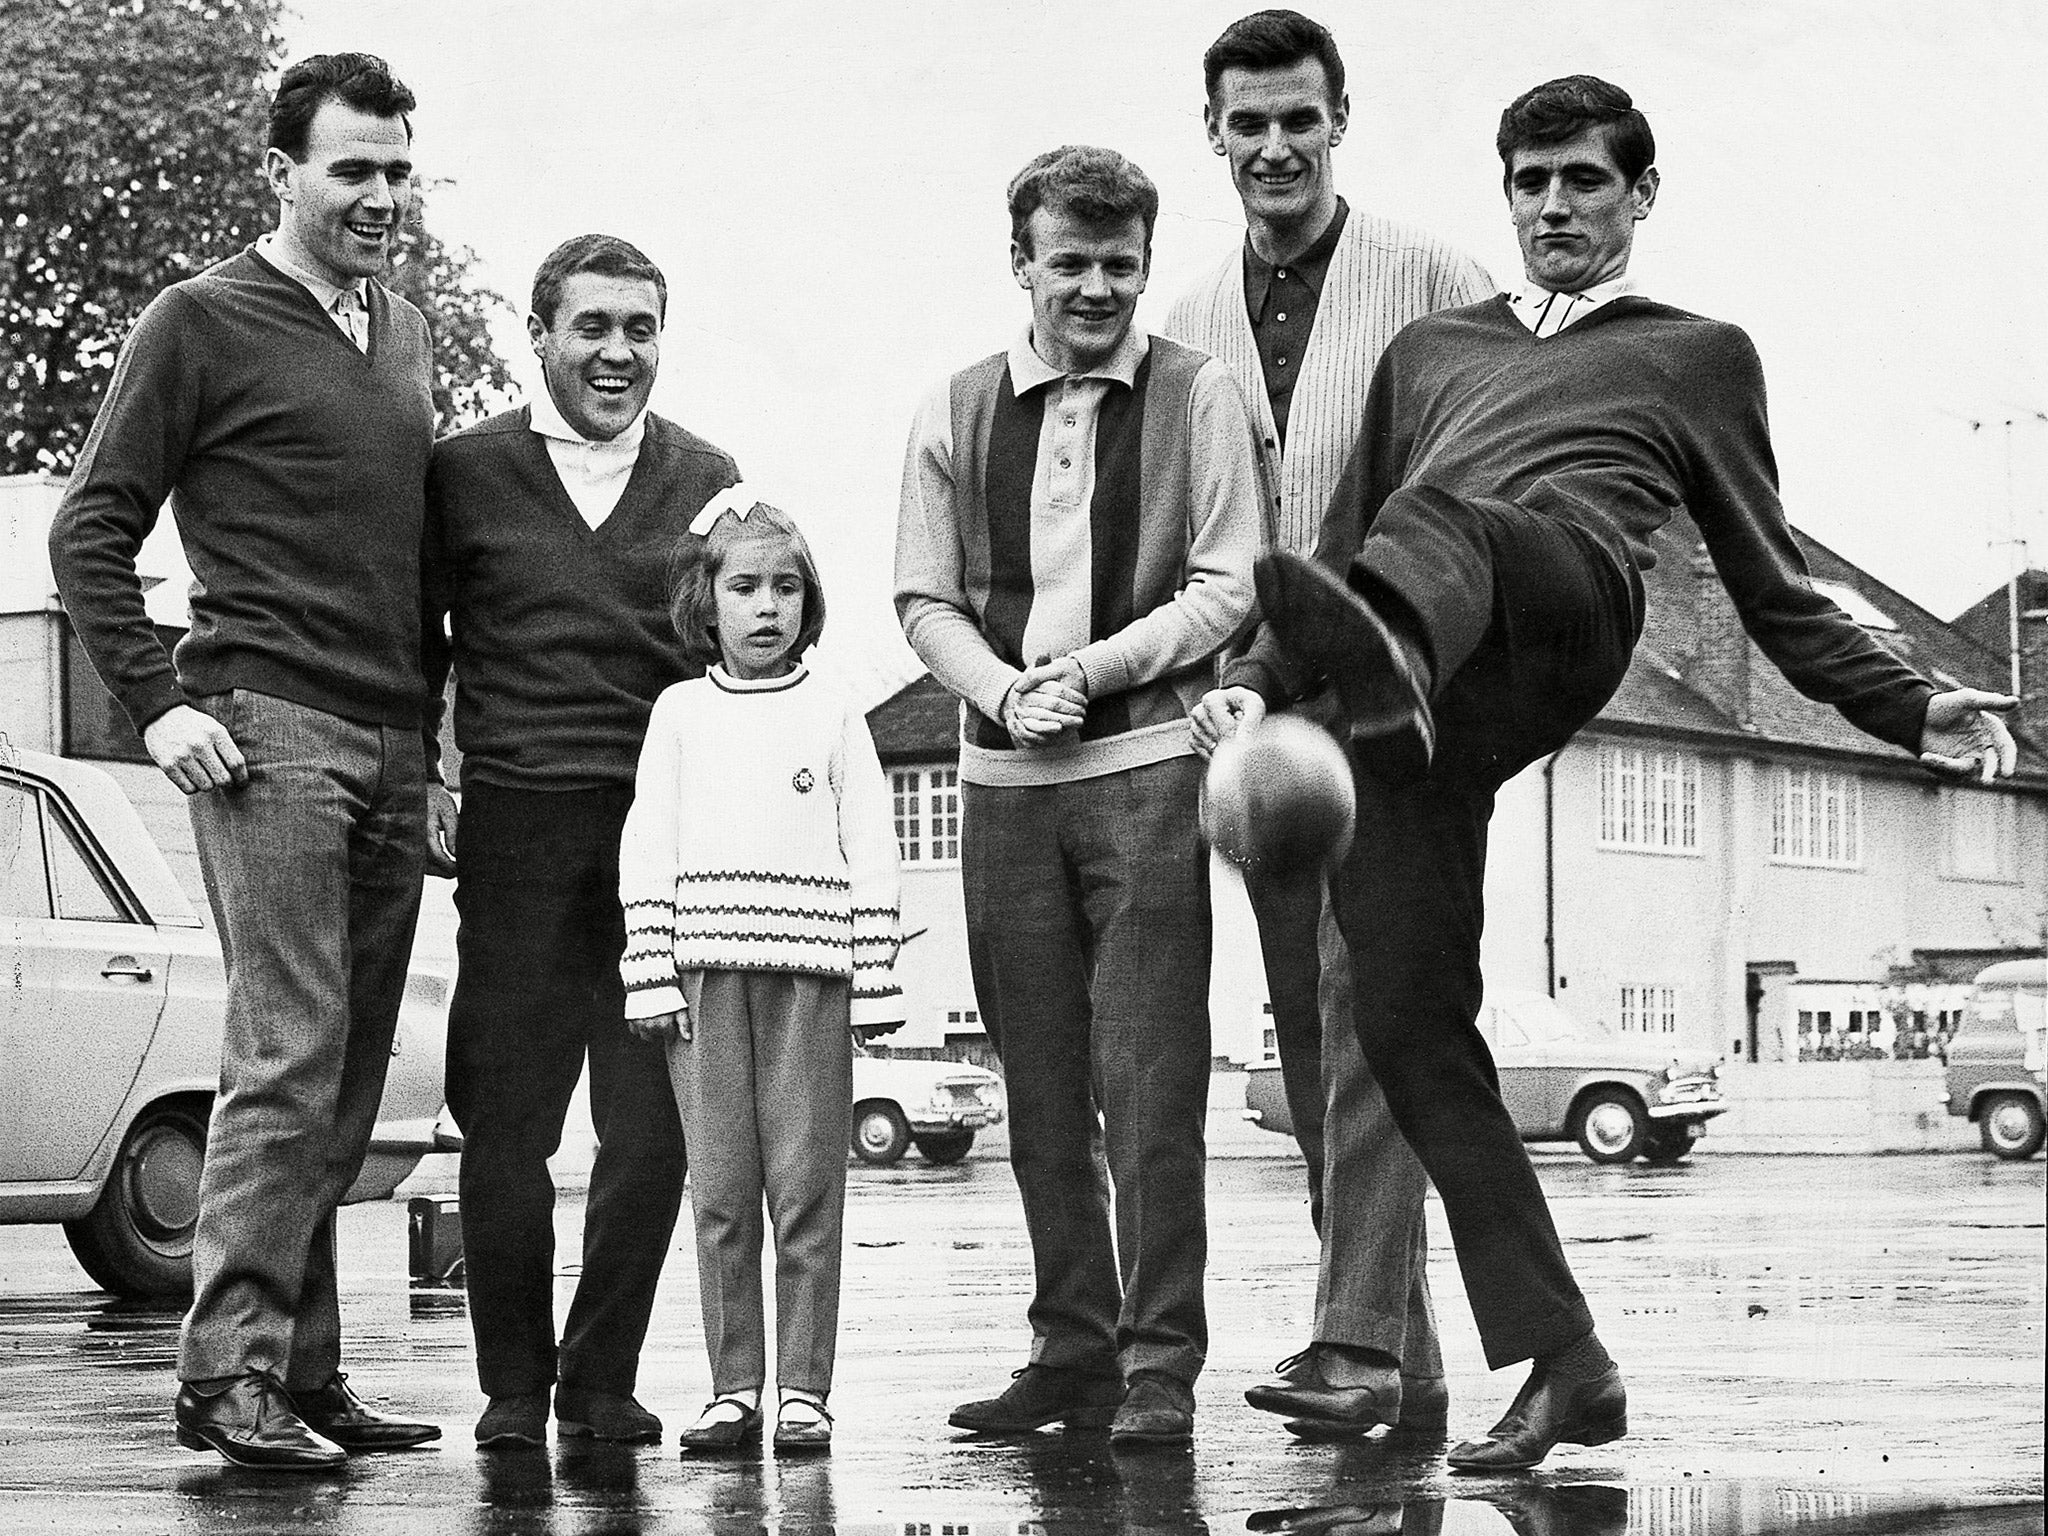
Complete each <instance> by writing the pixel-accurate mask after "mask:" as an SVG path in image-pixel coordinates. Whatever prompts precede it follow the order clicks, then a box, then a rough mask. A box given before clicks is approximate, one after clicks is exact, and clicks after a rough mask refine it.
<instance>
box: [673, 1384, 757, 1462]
mask: <svg viewBox="0 0 2048 1536" xmlns="http://www.w3.org/2000/svg"><path fill="white" fill-rule="evenodd" d="M760 1438H761V1410H760V1409H759V1408H757V1407H755V1406H754V1405H753V1404H752V1403H750V1402H748V1401H747V1400H746V1399H745V1398H743V1397H714V1398H713V1399H711V1401H710V1402H708V1403H706V1404H705V1405H704V1411H703V1412H702V1413H700V1414H698V1415H697V1422H696V1423H694V1424H692V1425H691V1426H690V1427H689V1428H688V1429H686V1430H684V1431H683V1434H682V1444H683V1449H684V1450H685V1451H731V1450H737V1449H738V1448H739V1447H741V1446H743V1445H751V1444H753V1443H754V1442H756V1441H758V1440H759V1439H760Z"/></svg>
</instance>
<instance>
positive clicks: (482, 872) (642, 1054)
mask: <svg viewBox="0 0 2048 1536" xmlns="http://www.w3.org/2000/svg"><path fill="white" fill-rule="evenodd" d="M667 301H668V286H667V283H666V282H665V280H664V279H663V277H662V275H661V272H660V269H659V268H657V267H656V266H655V265H654V264H653V263H652V262H651V261H649V260H648V259H647V257H646V256H644V255H643V254H641V252H640V251H638V250H637V249H635V248H634V247H633V246H631V245H629V244H627V243H626V242H625V241H623V240H619V239H615V238H613V237H612V236H609V235H579V236H577V237H576V238H574V239H572V240H568V241H566V242H564V243H563V244H562V245H560V246H559V247H557V248H556V249H555V250H554V251H553V252H552V253H551V254H550V255H549V256H548V257H547V259H546V260H545V261H543V262H542V263H541V266H540V269H539V271H538V272H537V273H536V274H535V277H534V284H533V310H532V313H531V314H530V315H529V316H528V318H527V331H528V334H529V336H530V337H531V339H532V342H533V347H534V351H535V352H536V353H537V354H538V355H539V357H540V360H541V371H542V375H543V378H544V382H545V385H546V388H545V389H544V390H543V392H542V393H540V394H538V395H537V396H536V397H535V398H534V400H533V402H532V404H531V405H529V406H527V407H524V408H522V409H519V410H515V411H508V412H506V413H504V414H502V415H499V416H494V417H492V418H491V419H490V420H488V421H485V422H482V423H480V424H479V425H477V426H474V427H471V428H470V429H469V430H468V431H465V432H460V433H457V434H456V435H455V436H453V437H450V438H446V439H444V440H443V441H442V442H441V443H439V444H438V445H436V447H435V449H434V457H433V465H432V469H431V471H430V473H429V476H428V492H427V538H426V590H427V605H426V618H425V625H424V629H425V636H426V656H427V664H426V671H427V682H428V685H429V689H430V691H431V698H430V703H429V723H430V727H434V728H437V727H438V725H439V722H440V697H441V690H442V687H443V685H444V684H445V682H446V679H447V676H448V671H449V668H450V665H451V663H452V665H453V669H454V674H455V742H456V745H457V746H458V747H459V748H460V750H461V753H462V791H463V800H462V807H461V813H460V823H459V825H460V845H459V848H458V847H457V838H456V835H455V834H456V828H457V819H456V810H455V802H454V799H453V797H452V796H450V795H449V793H448V791H447V790H446V789H444V788H442V787H441V786H440V785H438V784H435V785H430V787H429V796H430V800H431V803H432V808H433V809H432V826H433V829H434V846H433V847H432V848H430V850H429V854H430V857H432V858H434V859H435V860H436V861H437V863H438V864H439V865H440V867H441V868H442V869H443V870H444V871H445V870H447V869H450V868H452V869H453V871H454V873H455V876H456V887H455V905H456V910H457V913H458V915H459V917H460V924H461V925H460V929H459V931H458V933H457V938H456V948H457V954H458V958H459V962H460V969H459V971H458V974H457V977H456V984H455V1001H454V1005H453V1007H452V1008H451V1009H450V1013H449V1020H448V1106H449V1109H450V1110H451V1111H452V1112H453V1113H454V1115H455V1118H456V1121H457V1123H458V1124H459V1125H460V1127H461V1129H462V1133H463V1151H462V1171H461V1201H462V1212H463V1222H462V1226H463V1246H464V1254H465V1260H466V1263H465V1269H464V1272H465V1275H466V1278H467V1284H468V1287H469V1311H470V1323H471V1327H472V1328H473V1330H474V1333H475V1337H476V1349H477V1375H478V1378H479V1381H480V1383H481V1385H482V1387H483V1390H484V1393H485V1395H486V1396H487V1397H488V1398H489V1399H490V1404H489V1406H488V1407H487V1408H486V1409H485V1411H484V1414H483V1417H482V1418H481V1420H480V1421H479V1422H478V1424H477V1429H476V1437H477V1440H478V1441H479V1442H480V1443H481V1444H483V1445H485V1446H488V1447H496V1448H507V1447H517V1446H521V1445H536V1444H541V1443H543V1442H544V1440H545V1437H546V1432H547V1419H548V1406H549V1405H548V1392H549V1389H550V1388H553V1389H554V1413H555V1419H556V1424H557V1428H558V1430H559V1431H560V1432H561V1433H562V1434H564V1435H592V1436H596V1437H598V1438H601V1439H606V1440H620V1441H634V1440H647V1439H659V1438H660V1435H661V1421H660V1420H659V1419H658V1418H656V1417H655V1416H654V1415H653V1414H651V1413H649V1412H648V1411H647V1410H646V1409H644V1408H642V1407H641V1406H640V1404H639V1403H638V1402H637V1401H636V1400H635V1398H634V1396H633V1391H634V1386H635V1382H636V1378H637V1374H638V1369H639V1359H640V1346H641V1343H642V1341H643V1339H644V1338H645V1336H646V1332H647V1322H648V1317H649V1314H650V1312H651V1310H652V1308H653V1304H654V1290H655V1284H656V1282H657V1281H658V1280H659V1278H660V1275H661V1265H662V1260H663V1259H664V1258H665V1257H666V1255H667V1253H668V1245H669V1238H670V1236H671V1234H672V1233H673V1231H674V1228H675V1221H676V1214H677V1211H678V1210H679V1208H680V1204H681V1200H682V1190H683V1170H684V1151H683V1135H682V1129H681V1126H680V1124H679V1123H678V1121H677V1118H676V1105H675V1095H674V1093H673V1092H672V1091H671V1089H670V1086H669V1078H668V1066H667V1060H666V1057H665V1055H664V1054H663V1052H662V1050H661V1048H660V1047H659V1046H655V1045H650V1044H648V1043H646V1042H645V1041H641V1040H636V1039H635V1038H633V1036H632V1035H631V1034H630V1033H629V1032H628V1031H627V1029H626V1023H625V994H624V991H623V989H622V984H621V982H620V980H619V960H620V956H621V954H622V953H623V952H624V949H625V941H626V930H625V919H624V916H623V914H622V912H621V910H620V907H619V834H620V830H621V828H622V827H623V825H624V823H625V817H626V811H627V808H628V807H629V806H630V804H631V802H632V798H633V774H634V769H635V766H636V765H637V763H638V761H639V754H640V742H641V738H642V737H643V736H644V735H645V734H646V731H647V720H648V716H649V714H650V713H651V711H652V710H653V708H654V701H655V699H656V698H657V697H658V696H659V695H660V694H661V691H662V690H663V689H664V688H666V687H668V686H669V684H671V683H674V682H677V681H680V680H681V679H683V678H685V677H688V676H693V675H696V673H697V672H698V670H699V669H698V668H696V667H694V666H692V665H691V664H690V663H689V662H688V661H687V660H686V659H685V657H684V654H683V649H682V644H681V641H680V640H679V639H678V637H677V634H676V629H675V625H674V624H673V623H672V622H671V620H670V618H669V601H668V574H669V568H670V563H671V556H672V555H673V552H674V550H675V547H676V543H677V540H678V539H679V538H680V537H681V536H682V534H683V532H684V531H685V530H686V529H687V528H688V527H689V524H690V520H691V518H693V517H695V516H696V514H697V512H698V510H699V509H700V508H702V507H703V505H704V503H705V502H706V501H708V500H710V498H711V497H712V496H713V495H715V494H716V493H717V492H719V491H720V490H722V489H724V488H725V487H726V486H728V485H731V484H733V483H734V482H735V481H736V480H737V479H738V478H739V473H738V471H737V469H735V467H734V465H733V461H732V460H731V458H729V457H728V456H727V455H726V454H724V453H723V452H721V451H720V450H718V449H717V448H714V447H712V446H711V444H709V443H707V442H705V441H704V440H703V439H701V438H698V437H695V436H693V435H692V434H690V433H688V432H686V431H684V430H683V429H682V428H681V427H679V426H676V425H675V424H674V423H672V422H669V421H665V420H663V419H662V418H661V417H659V416H655V415H653V414H651V413H650V412H649V411H648V410H647V397H648V393H649V391H650V390H652V388H653V387H654V379H655V370H656V367H657V365H658V363H659V360H660V342H661V327H662V322H663V319H664V318H665V313H666V309H667ZM706 811H707V813H710V814H716V808H715V807H706ZM586 1060H587V1061H588V1063H589V1068H590V1111H591V1120H592V1123H593V1125H594V1127H595V1129H596V1131H597V1136H598V1150H597V1160H596V1162H595V1163H594V1164H593V1165H592V1168H591V1174H590V1195H589V1201H588V1204H587V1207H586V1211H585V1216H584V1223H583V1268H582V1274H581V1276H580V1277H579V1278H578V1280H577V1284H576V1295H575V1299H574V1301H573V1302H572V1303H571V1305H570V1308H569V1315H568V1318H567V1320H566V1322H565V1324H564V1327H563V1329H562V1334H561V1341H560V1344H559V1346H558V1345H557V1342H556V1334H555V1318H554V1271H555V1263H554V1185H553V1183H552V1182H551V1181H550V1179H549V1177H548V1171H547V1159H548V1157H549V1156H550V1155H551V1154H552V1153H553V1152H554V1150H555V1148H556V1146H557V1144H558V1143H559V1141H560V1139H561V1134H562V1123H563V1117H564V1115H565V1114H566V1113H567V1110H568V1105H569V1099H570V1095H571V1094H572V1093H573V1091H574V1090H575V1087H576V1082H577V1079H578V1078H579V1077H580V1076H581V1075H582V1072H583V1069H584V1064H585V1062H586Z"/></svg>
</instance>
